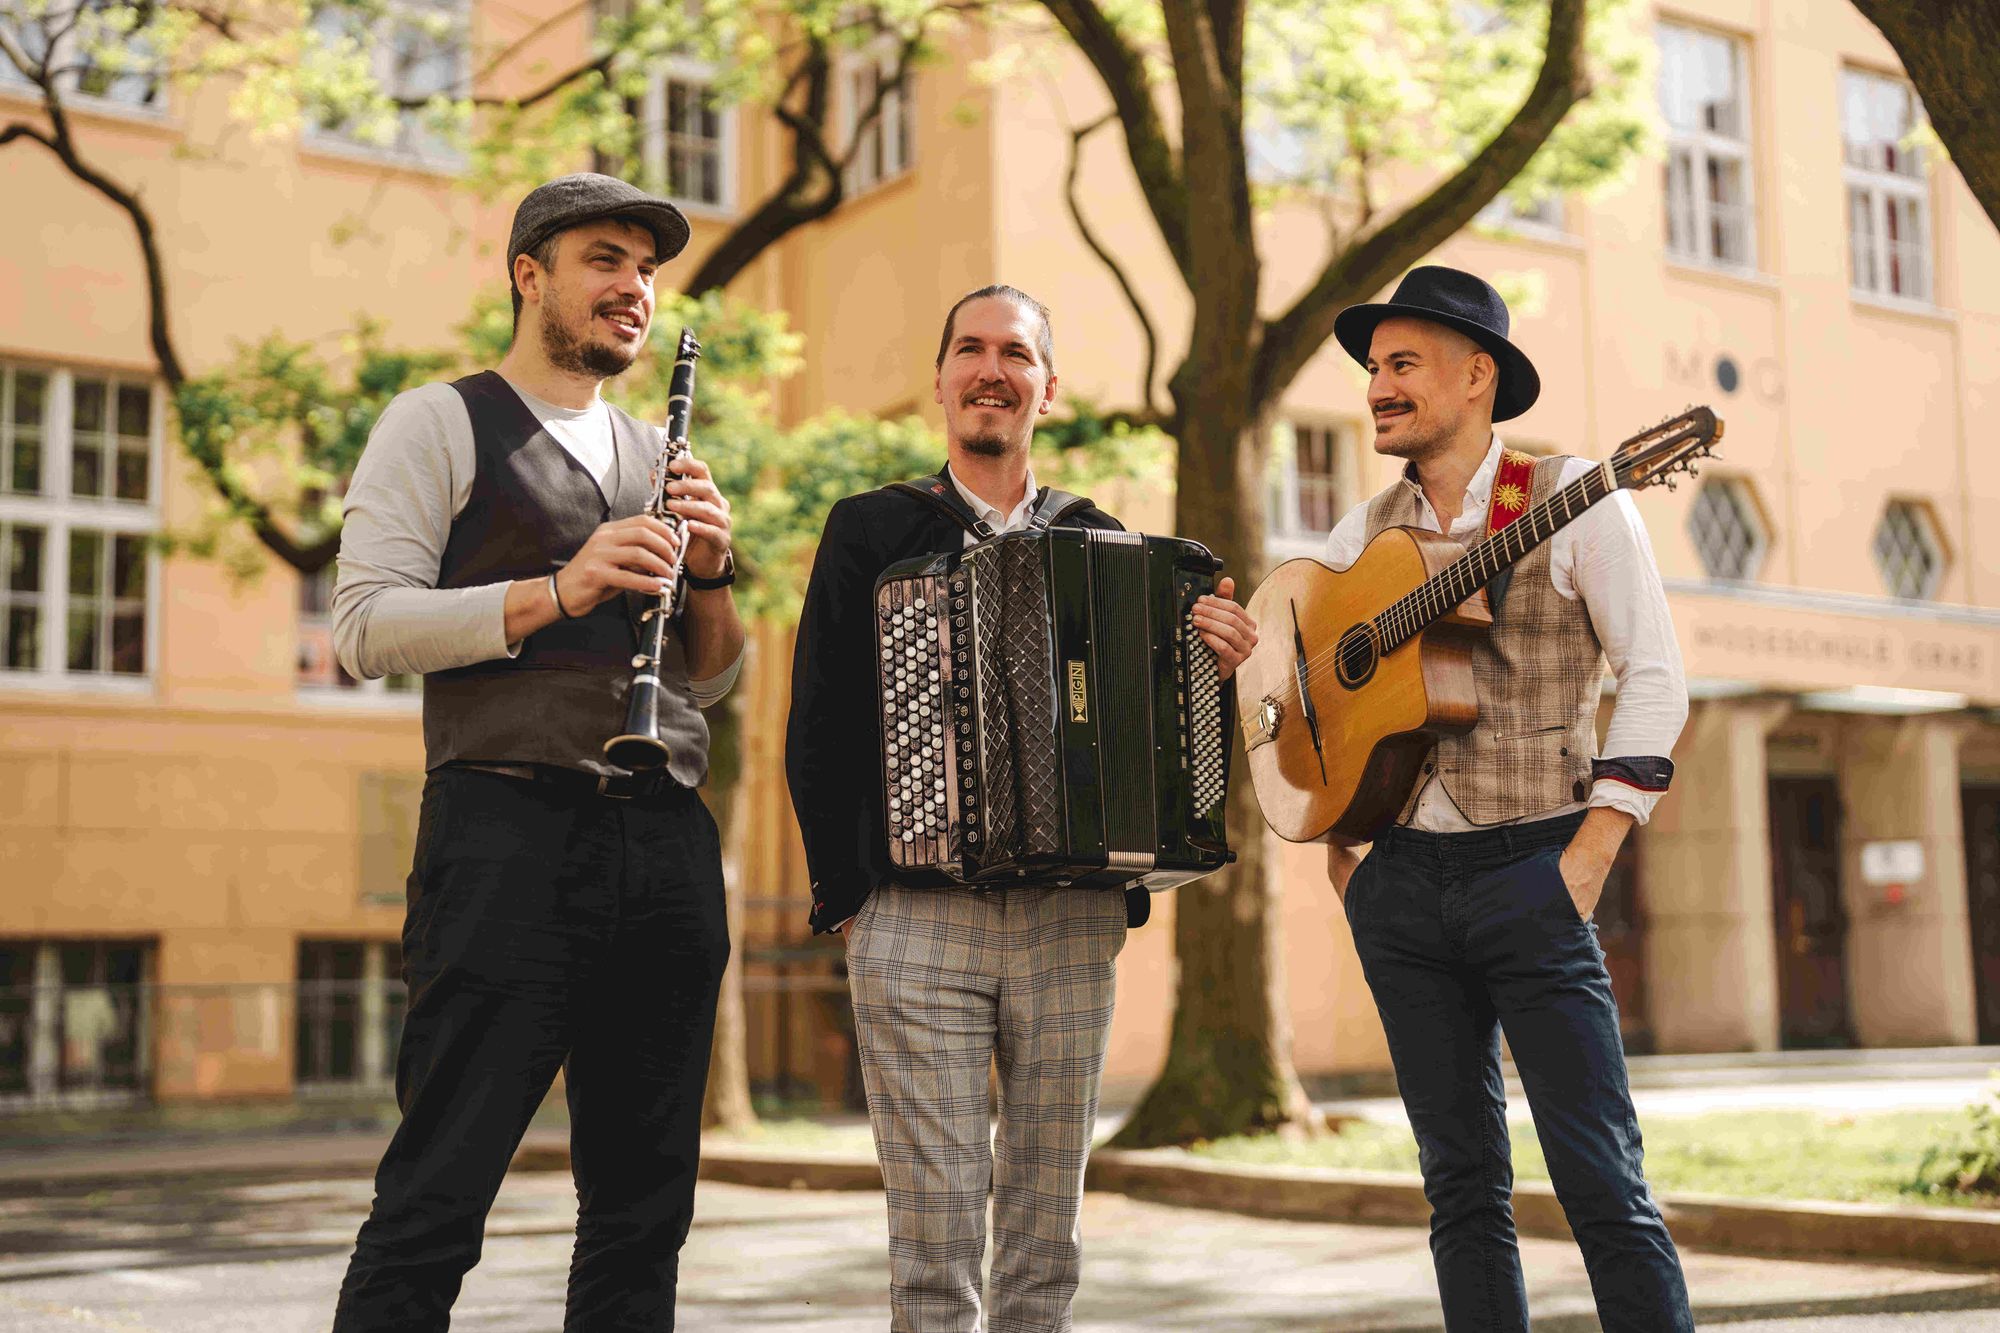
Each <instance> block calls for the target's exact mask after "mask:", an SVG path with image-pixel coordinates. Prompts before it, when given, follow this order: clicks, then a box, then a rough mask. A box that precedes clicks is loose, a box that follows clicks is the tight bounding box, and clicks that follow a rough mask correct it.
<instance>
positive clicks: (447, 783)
mask: <svg viewBox="0 0 2000 1333" xmlns="http://www.w3.org/2000/svg"><path fill="white" fill-rule="evenodd" d="M409 900H410V901H409V914H408V917H407V918H406V920H405V923H404V927H403V968H404V975H405V977H406V978H407V980H408V981H409V985H410V1012H409V1018H408V1019H407V1021H406V1022H405V1024H404V1027H403V1040H402V1045H401V1046H400V1047H399V1048H398V1050H397V1054H396V1098H397V1100H398V1102H400V1103H401V1105H402V1108H403V1119H402V1123H401V1124H400V1125H399V1126H398V1127H397V1130H396V1134H395V1137H394V1138H393V1139H391V1140H390V1143H389V1149H388V1152H387V1153H386V1154H385V1155H384V1156H383V1158H382V1165H381V1167H380V1169H379V1170H378V1171H377V1172H376V1176H375V1204H374V1208H373V1209H372V1210H371V1211H370V1213H369V1215H368V1220H367V1221H366V1222H365V1223H363V1224H362V1227H361V1234H360V1237H359V1239H358V1240H357V1241H356V1243H355V1248H354V1258H353V1260H352V1262H351V1263H350V1265H349V1267H348V1270H347V1279H346V1281H345V1282H344V1283H343V1284H342V1286H341V1290H340V1306H339V1309H338V1311H337V1312H336V1314H335V1315H334V1321H333V1327H334V1329H335V1333H442V1330H444V1329H445V1328H446V1327H447V1326H448V1325H449V1324H450V1321H451V1306H452V1302H453V1301H454V1300H456V1299H457V1296H458V1291H459V1286H460V1283H461V1282H462V1280H463V1278H464V1276H465V1273H466V1270H468V1269H470V1268H471V1267H472V1266H473V1265H474V1264H475V1263H477V1262H478V1261H479V1252H480V1244H481V1239H482V1235H483V1232H484V1230H485V1222H486V1214H487V1210H488V1209H489V1208H491V1207H492V1204H493V1197H494V1195H495V1194H496V1193H497V1192H498V1191H499V1189H500V1182H501V1179H502V1178H503V1177H504V1176H505V1175H506V1173H507V1164H508V1162H509V1161H510V1160H512V1158H513V1155H514V1150H515V1148H517V1147H518V1146H519V1145H520V1142H521V1135H522V1134H523V1133H524V1132H525V1131H526V1129H527V1126H528V1121H529V1118H530V1117H532V1116H533V1115H534V1113H535V1109H536V1108H537V1107H538V1106H540V1105H541V1102H542V1098H543V1097H544V1096H545V1095H546V1094H547V1093H548V1090H549V1086H550V1084H551V1083H553V1082H554V1080H555V1075H556V1070H557V1069H563V1070H564V1071H565V1073H566V1086H567V1088H568V1094H569V1110H570V1158H571V1169H572V1171H573V1172H574V1174H575V1176H576V1191H577V1205H578V1208H577V1229H576V1249H575V1253H574V1256H573V1258H572V1260H571V1264H570V1272H569V1299H568V1308H567V1314H566V1316H565V1319H564V1323H563V1327H564V1328H565V1330H568V1331H569V1333H608V1331H609V1330H617V1331H618V1333H626V1331H627V1330H630V1331H632V1333H639V1331H640V1330H644V1333H666V1331H667V1330H670V1329H672V1328H673V1326H674V1290H675V1283H676V1280H677V1278H678V1275H679V1264H680V1249H681V1244H682V1242H683V1241H685V1240H686V1238H687V1233H688V1227H689V1224H690V1223H691V1221H692V1220H693V1216H694V1185H695V1169H696V1166H697V1163H698V1158H699V1152H700V1140H701V1103H702V1094H703V1092H704V1090H705V1085H706V1082H707V1077H708V1056H709V1046H710V1043H711V1041H712V1039H713V1037H714V1031H715V999H716V992H717V990H718V989H719V987H720V985H721V981H722V969H723V965H724V963H725V962H726V961H727V959H728V954H729V931H728V926H727V917H726V915H725V908H724V904H723V893H722V865H721V848H720V845H719V843H718V840H717V837H716V829H715V821H714V820H713V819H711V818H710V817H709V813H708V810H707V808H706V807H704V806H703V805H702V803H701V798H700V797H698V796H697V795H695V793H693V792H692V791H687V790H684V789H677V790H675V791H672V792H670V793H667V794H664V795H660V796H652V797H645V798H641V799H637V800H631V801H622V800H615V799H611V798H607V797H602V796H598V795H595V794H591V793H588V792H581V793H579V792H573V791H570V790H567V789H556V788H550V787H546V786H542V785H539V784H536V783H533V782H528V781H524V780H521V779H516V778H508V777H501V776H498V775H495V774H491V773H482V772H477V771H473V770H468V769H454V768H442V769H439V770H437V771H436V772H433V773H432V774H431V775H430V778H429V780H428V781H427V782H426V783H425V785H424V800H423V813H422V815H421V816H420V818H419V821H418V825H417V853H416V866H415V868H414V870H413V871H412V872H411V875H410V885H409Z"/></svg>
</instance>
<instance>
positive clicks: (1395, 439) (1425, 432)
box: [1375, 417, 1454, 463]
mask: <svg viewBox="0 0 2000 1333" xmlns="http://www.w3.org/2000/svg"><path fill="white" fill-rule="evenodd" d="M1400 420H1401V421H1402V422H1403V423H1405V424H1404V425H1403V429H1401V430H1399V431H1397V432H1396V433H1395V434H1393V435H1390V436H1389V437H1387V438H1386V439H1385V438H1384V437H1383V435H1382V433H1381V430H1380V429H1379V428H1378V429H1377V430H1376V432H1375V452H1376V453H1378V454H1387V455H1388V456H1389V457H1391V458H1402V459H1407V460H1408V461H1410V462H1412V463H1421V462H1423V461H1424V460H1425V459H1427V458H1429V457H1431V456H1432V455H1433V454H1436V453H1438V452H1439V451H1440V450H1442V449H1444V448H1446V447H1448V446H1449V445H1450V443H1451V437H1452V435H1453V434H1454V429H1453V426H1452V424H1451V423H1446V422H1436V421H1433V422H1431V423H1430V424H1429V425H1428V426H1427V427H1423V428H1415V429H1413V428H1412V427H1413V424H1414V423H1410V422H1409V419H1408V418H1407V417H1405V418H1401V419H1400Z"/></svg>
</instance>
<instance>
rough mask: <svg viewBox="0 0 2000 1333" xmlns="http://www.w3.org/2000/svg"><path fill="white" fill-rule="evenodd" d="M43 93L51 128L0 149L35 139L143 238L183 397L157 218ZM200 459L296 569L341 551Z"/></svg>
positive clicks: (151, 334)
mask: <svg viewBox="0 0 2000 1333" xmlns="http://www.w3.org/2000/svg"><path fill="white" fill-rule="evenodd" d="M41 92H42V110H43V112H44V113H45V114H46V115H47V116H48V118H49V127H50V128H49V129H48V130H47V131H43V130H41V129H38V128H36V127H35V126H32V125H26V124H20V123H15V124H11V125H9V126H7V128H6V129H5V130H0V146H4V145H5V144H8V143H11V142H13V141H14V140H15V139H31V140H33V141H34V142H36V143H38V144H40V145H42V147H44V148H46V149H48V150H49V151H50V152H51V153H53V154H54V155H55V156H56V157H57V159H58V160H60V161H61V162H62V164H63V166H64V167H65V168H66V169H67V170H68V171H69V173H70V175H72V176H74V177H76V179H78V180H80V181H82V182H83V183H84V184H85V185H88V186H89V187H90V188H91V189H93V190H95V191H97V192H98V193H99V194H101V195H103V196H104V197H105V198H106V199H109V200H110V201H111V202H112V203H113V204H114V205H116V206H117V208H118V209H119V210H120V211H121V212H123V213H124V214H125V216H126V218H127V219H128V220H129V221H130V222H131V224H132V230H133V231H134V232H135V233H136V234H137V235H138V238H139V253H140V256H141V258H142V260H143V261H144V265H145V272H146V300H147V312H148V320H147V337H148V339H149V341H150V342H151V345H152V350H153V359H154V360H155V361H156V362H158V363H159V367H160V378H162V379H164V380H165V381H166V383H167V390H168V392H169V393H172V394H174V395H178V394H179V393H180V391H181V390H182V389H183V388H184V387H185V386H186V384H187V374H186V372H185V370H184V369H183V368H182V366H181V359H180V355H179V353H178V351H177V350H176V349H175V347H174V340H173V331H172V329H171V327H170V326H169V324H168V320H167V276H166V264H165V261H164V260H163V259H162V258H161V255H160V246H159V238H158V235H157V234H156V232H155V229H154V226H153V218H152V215H151V213H149V212H148V211H147V209H146V206H145V204H144V202H142V201H141V200H140V198H139V196H138V194H137V193H136V192H135V191H132V190H128V189H126V188H125V187H124V186H122V185H120V184H119V183H118V182H116V181H114V180H112V179H111V178H110V177H109V176H107V175H105V174H104V173H103V172H101V171H99V170H97V169H96V168H95V167H93V166H92V165H91V164H90V163H88V162H86V161H85V160H84V158H83V156H82V154H81V153H79V152H78V151H77V147H76V140H75V138H74V136H73V135H72V134H71V131H70V122H69V112H68V109H67V108H66V107H65V106H64V105H63V101H62V98H61V97H60V96H59V95H58V94H57V93H56V92H55V90H54V88H53V87H52V86H50V85H48V84H43V85H42V89H41ZM195 461H196V462H197V463H199V464H200V466H201V468H202V471H203V472H204V473H205V474H206V476H207V477H208V480H209V484H210V485H212V486H214V487H215V490H216V493H217V494H218V495H219V496H221V497H222V500H223V502H224V503H225V504H227V505H228V506H229V509H230V511H231V512H232V513H234V514H236V515H238V516H239V517H241V518H242V519H243V520H244V522H246V523H248V524H249V525H250V529H251V531H252V532H254V533H255V534H256V536H257V539H258V540H259V541H260V542H262V543H263V544H264V545H265V547H267V548H268V549H269V550H270V551H271V552H272V553H273V554H275V555H276V556H277V557H278V558H279V559H281V560H283V561H285V563H287V564H289V565H291V566H292V567H293V568H294V569H297V570H299V571H300V572H301V573H307V574H310V573H312V572H314V571H315V570H318V569H320V568H322V567H323V566H324V565H325V564H326V563H327V561H329V560H331V559H332V558H333V556H334V553H335V552H336V551H338V550H339V544H340V539H339V537H338V536H333V537H328V538H323V539H321V540H319V541H316V542H312V543H309V544H301V543H300V542H298V541H296V540H294V539H293V537H292V536H291V534H289V533H287V532H285V531H284V530H283V529H281V528H279V527H278V525H277V521H276V519H275V517H274V516H273V514H272V512H271V507H270V506H269V505H267V504H265V503H264V502H263V501H262V500H259V499H258V498H257V497H256V496H254V495H252V494H251V493H250V492H249V491H247V490H245V489H244V488H243V487H242V486H241V485H239V484H238V483H237V481H236V480H235V478H233V477H232V476H230V474H229V469H228V467H227V465H226V462H225V460H223V459H222V458H221V457H220V456H212V457H210V456H201V455H196V456H195Z"/></svg>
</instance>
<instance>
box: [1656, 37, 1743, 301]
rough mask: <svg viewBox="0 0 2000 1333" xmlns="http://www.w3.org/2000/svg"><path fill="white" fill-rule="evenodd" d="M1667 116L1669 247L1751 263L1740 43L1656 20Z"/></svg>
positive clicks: (1687, 255) (1692, 255) (1714, 261)
mask: <svg viewBox="0 0 2000 1333" xmlns="http://www.w3.org/2000/svg"><path fill="white" fill-rule="evenodd" d="M1659 33H1660V110H1661V114H1662V115H1663V117H1664V118H1665V119H1666V122H1667V162H1666V199H1667V252H1668V253H1669V254H1671V255H1673V256H1674V257H1675V258H1676V259H1684V260H1688V261H1691V262H1693V263H1697V264H1709V265H1715V266H1717V267H1723V268H1749V267H1751V266H1752V265H1753V264H1755V262H1756V254H1755V246H1754V244H1753V237H1752V228H1751V212H1750V206H1751V205H1750V198H1751V192H1750V183H1751V182H1750V109H1749V107H1750V104H1749V80H1748V77H1747V75H1746V70H1747V68H1748V61H1747V59H1746V58H1745V49H1744V45H1743V43H1742V42H1739V41H1736V40H1734V39H1732V38H1728V37H1724V36H1721V35H1720V34H1718V33H1712V32H1704V31H1702V30H1701V29H1699V28H1686V27H1682V26H1681V25H1679V24H1675V23H1663V24H1661V25H1660V29H1659Z"/></svg>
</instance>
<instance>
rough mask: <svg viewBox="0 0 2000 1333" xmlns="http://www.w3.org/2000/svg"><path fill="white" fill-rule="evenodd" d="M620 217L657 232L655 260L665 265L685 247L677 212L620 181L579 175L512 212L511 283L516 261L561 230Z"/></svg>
mask: <svg viewBox="0 0 2000 1333" xmlns="http://www.w3.org/2000/svg"><path fill="white" fill-rule="evenodd" d="M618 214H625V215H627V216H629V217H633V218H636V219H638V220H639V221H640V222H641V223H643V224H645V226H646V227H647V228H648V229H649V230H650V231H651V232H652V233H653V243H654V245H656V246H657V247H658V253H657V254H656V255H655V256H654V258H656V259H657V260H659V262H660V263H662V264H664V263H666V262H667V261H668V260H669V259H672V258H673V257H674V256H675V255H677V254H679V253H680V252H681V251H682V250H684V249H686V248H687V243H688V220H687V218H686V217H685V216H684V215H683V214H682V213H681V211H680V210H679V209H678V208H675V207H674V206H673V205H672V204H670V203H668V202H667V201H666V200H664V199H655V198H654V197H653V196H652V195H650V194H647V193H646V192H645V191H644V190H641V189H639V188H637V187H636V186H632V185H627V184H626V183H625V182H624V181H621V180H619V179H618V178H617V177H616V176H604V175H599V174H598V173H597V172H595V171H579V172H577V173H576V174H575V175H574V176H558V177H557V178H556V179H554V180H552V181H550V182H549V183H548V184H547V185H538V186H536V187H535V188H534V189H533V190H530V191H529V192H528V197H527V198H526V199H523V200H522V201H521V206H520V207H519V208H517V209H515V210H514V234H513V235H512V236H511V237H509V238H508V241H507V277H508V281H509V282H512V281H513V276H514V260H515V257H516V256H519V255H523V254H526V253H527V252H528V251H530V250H532V249H534V248H535V247H536V246H538V245H540V244H541V243H542V242H543V241H546V240H547V239H548V238H549V237H551V236H553V235H555V234H556V233H557V232H559V231H567V230H568V229H569V228H571V227H575V226H578V225H580V224H582V223H585V222H595V221H596V220H597V219H599V218H608V217H613V216H616V215H618Z"/></svg>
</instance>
